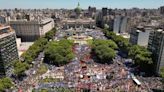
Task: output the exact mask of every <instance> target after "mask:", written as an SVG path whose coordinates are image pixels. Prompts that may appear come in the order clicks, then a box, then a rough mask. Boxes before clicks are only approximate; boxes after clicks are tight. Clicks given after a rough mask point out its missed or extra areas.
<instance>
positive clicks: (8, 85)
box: [0, 77, 14, 92]
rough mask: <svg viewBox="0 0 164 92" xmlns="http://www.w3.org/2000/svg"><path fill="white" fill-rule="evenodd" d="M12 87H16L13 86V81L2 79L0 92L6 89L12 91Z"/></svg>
mask: <svg viewBox="0 0 164 92" xmlns="http://www.w3.org/2000/svg"><path fill="white" fill-rule="evenodd" d="M12 86H14V85H13V84H12V81H11V79H10V78H8V77H5V78H2V79H0V91H1V92H4V91H5V89H10V88H11V87H12Z"/></svg>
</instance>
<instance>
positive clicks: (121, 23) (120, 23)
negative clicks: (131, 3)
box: [113, 16, 128, 33]
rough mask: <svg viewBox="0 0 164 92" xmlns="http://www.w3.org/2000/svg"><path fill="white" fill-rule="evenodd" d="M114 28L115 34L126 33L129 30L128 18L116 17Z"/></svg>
mask: <svg viewBox="0 0 164 92" xmlns="http://www.w3.org/2000/svg"><path fill="white" fill-rule="evenodd" d="M113 27H114V28H113V31H114V33H126V32H127V30H128V18H127V17H126V16H116V17H115V19H114V26H113Z"/></svg>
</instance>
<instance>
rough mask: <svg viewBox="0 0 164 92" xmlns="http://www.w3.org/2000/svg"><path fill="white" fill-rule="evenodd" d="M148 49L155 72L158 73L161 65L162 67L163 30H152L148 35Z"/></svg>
mask: <svg viewBox="0 0 164 92" xmlns="http://www.w3.org/2000/svg"><path fill="white" fill-rule="evenodd" d="M148 49H149V50H150V51H151V52H152V54H153V61H154V65H155V67H154V68H155V72H156V73H157V74H159V73H160V69H161V67H164V31H163V29H158V30H157V31H153V32H151V33H150V36H149V43H148Z"/></svg>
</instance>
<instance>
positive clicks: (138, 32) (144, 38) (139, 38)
mask: <svg viewBox="0 0 164 92" xmlns="http://www.w3.org/2000/svg"><path fill="white" fill-rule="evenodd" d="M152 31H153V29H152V28H150V27H145V28H144V27H137V28H133V29H132V31H131V32H130V40H129V42H130V43H131V44H133V45H140V46H144V47H147V45H148V41H149V34H150V32H152Z"/></svg>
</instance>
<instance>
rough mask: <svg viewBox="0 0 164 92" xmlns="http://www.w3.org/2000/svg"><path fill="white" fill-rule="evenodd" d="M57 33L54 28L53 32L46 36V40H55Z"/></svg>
mask: <svg viewBox="0 0 164 92" xmlns="http://www.w3.org/2000/svg"><path fill="white" fill-rule="evenodd" d="M55 33H56V29H55V28H53V29H52V30H50V31H49V32H47V33H46V34H45V38H46V39H48V40H50V39H53V37H54V35H55Z"/></svg>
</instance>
